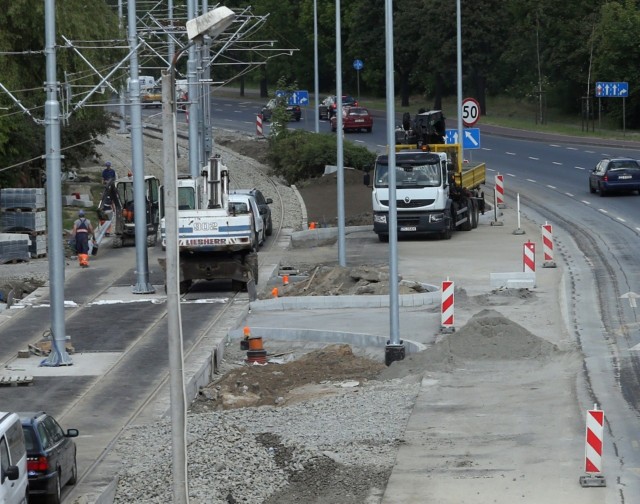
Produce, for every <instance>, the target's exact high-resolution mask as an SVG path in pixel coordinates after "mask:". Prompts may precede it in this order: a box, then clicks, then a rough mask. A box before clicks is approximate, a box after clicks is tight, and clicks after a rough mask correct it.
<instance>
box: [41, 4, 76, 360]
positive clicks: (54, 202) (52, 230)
mask: <svg viewBox="0 0 640 504" xmlns="http://www.w3.org/2000/svg"><path fill="white" fill-rule="evenodd" d="M44 22H45V24H44V35H45V55H46V74H47V82H46V83H45V87H46V90H47V101H46V103H45V106H44V114H45V116H44V124H45V149H46V153H45V159H46V164H47V231H48V237H47V238H48V240H49V295H50V297H51V343H52V344H51V352H50V353H49V356H48V357H47V359H46V360H45V361H44V362H43V363H42V365H43V366H68V365H70V364H73V362H72V360H71V357H69V354H67V349H66V348H65V340H66V334H65V331H66V330H65V321H64V245H63V243H62V187H61V184H62V183H61V181H60V103H59V102H58V99H57V96H58V83H57V81H56V2H55V0H45V3H44Z"/></svg>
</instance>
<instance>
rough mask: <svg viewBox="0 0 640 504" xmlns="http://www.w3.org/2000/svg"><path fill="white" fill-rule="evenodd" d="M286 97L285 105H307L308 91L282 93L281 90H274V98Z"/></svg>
mask: <svg viewBox="0 0 640 504" xmlns="http://www.w3.org/2000/svg"><path fill="white" fill-rule="evenodd" d="M285 96H286V97H287V105H303V106H305V105H309V91H291V92H288V91H283V90H282V89H277V90H276V97H277V98H283V97H285Z"/></svg>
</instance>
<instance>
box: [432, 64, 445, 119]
mask: <svg viewBox="0 0 640 504" xmlns="http://www.w3.org/2000/svg"><path fill="white" fill-rule="evenodd" d="M443 88H444V79H443V78H442V74H441V73H437V74H436V88H435V96H434V97H433V110H442V90H443Z"/></svg>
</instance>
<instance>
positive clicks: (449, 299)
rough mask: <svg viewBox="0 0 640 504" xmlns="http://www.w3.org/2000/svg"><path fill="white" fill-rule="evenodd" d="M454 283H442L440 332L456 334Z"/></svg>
mask: <svg viewBox="0 0 640 504" xmlns="http://www.w3.org/2000/svg"><path fill="white" fill-rule="evenodd" d="M453 291H454V283H453V282H452V281H450V280H449V279H447V280H445V281H443V282H442V303H441V304H440V331H441V332H454V331H455V330H456V328H455V327H454V325H453V323H454V318H453V308H454V306H453V305H454V295H453Z"/></svg>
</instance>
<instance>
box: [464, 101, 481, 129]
mask: <svg viewBox="0 0 640 504" xmlns="http://www.w3.org/2000/svg"><path fill="white" fill-rule="evenodd" d="M478 119H480V104H479V103H478V102H477V100H475V99H473V98H465V99H464V101H463V102H462V122H463V123H464V125H465V126H473V125H474V124H475V123H477V122H478Z"/></svg>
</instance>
